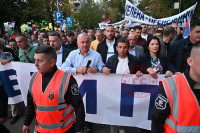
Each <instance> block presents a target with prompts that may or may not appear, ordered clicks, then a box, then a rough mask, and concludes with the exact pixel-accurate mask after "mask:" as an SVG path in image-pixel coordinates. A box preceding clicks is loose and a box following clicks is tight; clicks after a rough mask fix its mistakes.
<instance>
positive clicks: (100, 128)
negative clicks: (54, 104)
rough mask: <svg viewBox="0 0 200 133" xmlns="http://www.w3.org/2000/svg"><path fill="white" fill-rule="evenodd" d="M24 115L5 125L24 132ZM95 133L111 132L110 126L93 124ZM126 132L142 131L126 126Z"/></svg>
mask: <svg viewBox="0 0 200 133" xmlns="http://www.w3.org/2000/svg"><path fill="white" fill-rule="evenodd" d="M23 120H24V116H23V117H21V118H20V119H19V120H18V121H17V122H16V123H15V124H13V125H10V120H8V121H7V122H6V123H5V124H4V125H5V126H6V127H7V128H8V129H9V130H10V132H11V133H22V126H23ZM34 126H35V122H34V121H33V123H32V124H31V133H33V131H34ZM93 131H94V133H110V126H105V125H99V124H94V126H93ZM125 131H126V133H141V131H140V129H138V128H131V127H126V128H125Z"/></svg>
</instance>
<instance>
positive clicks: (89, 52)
mask: <svg viewBox="0 0 200 133" xmlns="http://www.w3.org/2000/svg"><path fill="white" fill-rule="evenodd" d="M77 51H78V54H81V51H80V49H77ZM91 52H92V51H91V50H90V48H89V51H88V53H87V55H90V54H91ZM81 55H82V54H81ZM87 55H86V56H87Z"/></svg>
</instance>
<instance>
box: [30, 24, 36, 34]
mask: <svg viewBox="0 0 200 133" xmlns="http://www.w3.org/2000/svg"><path fill="white" fill-rule="evenodd" d="M36 32H37V30H36V28H35V27H34V26H33V25H32V30H31V33H32V35H33V34H35V33H36Z"/></svg>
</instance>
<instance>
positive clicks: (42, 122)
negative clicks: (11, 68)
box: [23, 45, 85, 133]
mask: <svg viewBox="0 0 200 133" xmlns="http://www.w3.org/2000/svg"><path fill="white" fill-rule="evenodd" d="M34 58H35V66H36V67H37V69H38V72H36V73H34V74H33V75H32V77H31V79H30V83H29V91H28V95H27V107H26V114H25V120H24V126H23V133H30V129H29V125H30V124H31V122H32V120H33V117H34V116H35V115H36V119H35V121H36V129H37V132H38V133H80V132H82V131H83V128H84V122H85V111H84V105H83V101H82V98H81V95H80V93H79V89H78V85H77V82H76V80H75V79H74V78H73V76H72V75H71V74H69V73H66V72H63V71H61V70H59V69H58V68H57V67H56V59H57V54H56V51H55V49H54V48H53V47H51V46H48V45H43V46H40V47H38V48H37V49H36V51H35V56H34Z"/></svg>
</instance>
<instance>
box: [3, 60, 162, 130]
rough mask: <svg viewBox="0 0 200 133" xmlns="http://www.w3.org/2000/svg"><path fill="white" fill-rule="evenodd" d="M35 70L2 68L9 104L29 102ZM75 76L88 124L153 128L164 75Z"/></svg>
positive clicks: (19, 66) (15, 66) (25, 66)
mask: <svg viewBox="0 0 200 133" xmlns="http://www.w3.org/2000/svg"><path fill="white" fill-rule="evenodd" d="M35 71H37V69H36V67H35V66H34V64H30V63H20V62H11V63H9V64H7V65H0V78H1V79H2V81H3V85H4V87H5V89H6V92H7V93H8V94H9V102H10V103H12V104H14V103H17V102H19V101H23V99H24V101H25V103H26V101H27V100H26V99H27V92H28V84H29V80H30V77H31V74H32V73H33V72H35ZM74 77H75V79H76V80H77V83H78V85H79V90H80V93H81V95H82V96H83V100H84V105H85V110H86V120H87V121H90V122H94V123H100V124H108V125H120V126H131V127H140V128H144V129H151V111H152V109H153V107H154V101H155V98H156V96H157V92H158V84H159V81H160V80H161V79H163V78H164V77H163V75H159V78H158V79H156V80H155V79H153V78H151V77H150V76H149V75H144V76H142V77H140V78H137V77H136V76H135V75H133V74H128V73H125V74H123V75H118V74H110V75H104V74H86V75H74ZM9 85H11V86H9ZM14 86H17V87H14ZM19 89H20V90H21V91H19ZM19 92H21V93H19ZM16 97H17V98H16Z"/></svg>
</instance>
